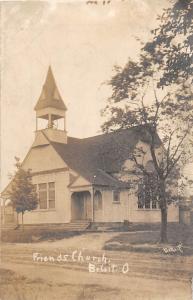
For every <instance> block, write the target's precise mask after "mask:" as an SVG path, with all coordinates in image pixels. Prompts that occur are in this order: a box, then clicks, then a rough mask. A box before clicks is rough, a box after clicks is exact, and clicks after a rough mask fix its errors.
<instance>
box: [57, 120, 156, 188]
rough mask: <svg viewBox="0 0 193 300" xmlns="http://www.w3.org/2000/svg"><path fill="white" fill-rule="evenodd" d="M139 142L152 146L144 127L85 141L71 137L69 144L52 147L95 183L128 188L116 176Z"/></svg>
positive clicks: (76, 169)
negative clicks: (149, 143) (114, 175)
mask: <svg viewBox="0 0 193 300" xmlns="http://www.w3.org/2000/svg"><path fill="white" fill-rule="evenodd" d="M139 140H141V141H143V142H146V143H148V135H147V131H146V130H145V128H144V127H141V126H139V127H132V128H129V129H124V130H119V131H116V132H112V133H108V134H102V135H98V136H94V137H90V138H85V139H76V138H71V137H69V138H68V143H67V144H60V143H55V142H54V143H53V142H52V143H51V144H52V145H53V147H54V149H55V150H56V152H57V153H58V154H59V155H60V157H61V158H62V159H63V160H64V161H65V162H66V163H67V165H68V166H69V167H70V168H71V169H73V170H74V171H76V172H77V173H78V174H80V175H82V176H83V177H84V178H86V179H87V180H88V181H89V182H91V183H92V184H96V185H106V186H116V187H126V186H127V187H128V184H127V183H124V182H121V181H119V180H117V179H116V178H115V177H113V174H114V173H118V172H119V171H120V169H121V166H122V164H123V162H124V161H125V160H126V159H128V157H129V153H131V152H132V151H133V150H134V148H135V146H136V144H137V143H138V141H139ZM157 142H158V143H159V138H158V139H157Z"/></svg>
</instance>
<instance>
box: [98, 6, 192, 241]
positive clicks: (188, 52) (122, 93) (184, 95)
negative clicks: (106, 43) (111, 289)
mask: <svg viewBox="0 0 193 300" xmlns="http://www.w3.org/2000/svg"><path fill="white" fill-rule="evenodd" d="M172 3H173V4H172V5H171V7H170V8H168V9H165V10H164V12H163V14H162V16H159V17H158V18H159V20H160V23H159V26H158V28H156V29H155V30H152V38H151V39H150V41H148V42H147V43H145V44H143V43H142V46H141V54H140V57H139V60H138V61H132V60H131V59H129V61H128V63H127V64H126V65H125V66H124V67H123V68H121V67H119V66H115V68H114V70H115V72H116V74H115V75H114V76H113V77H112V78H111V80H110V81H109V82H108V84H109V85H111V87H112V96H111V97H110V99H108V104H107V106H106V108H105V109H104V111H103V115H105V116H106V117H107V121H106V122H105V123H104V124H103V126H102V129H103V131H105V132H107V131H110V130H117V129H119V128H129V127H131V126H143V127H144V128H145V130H146V134H147V135H148V143H149V149H148V151H150V153H151V159H152V162H153V166H154V172H153V173H149V172H148V171H147V170H146V169H145V166H144V165H143V157H144V156H145V155H146V153H145V152H146V151H145V152H144V149H142V148H138V149H136V151H135V152H134V153H133V154H132V155H131V160H133V161H134V162H135V165H136V167H137V168H138V169H139V170H140V172H141V173H142V174H143V176H147V177H148V178H150V177H152V176H153V178H154V180H153V182H154V184H155V183H156V191H157V201H158V202H159V207H160V209H161V220H162V223H161V224H162V225H161V234H160V241H161V242H167V206H168V205H169V204H170V203H171V202H172V201H175V199H176V197H170V194H171V190H170V186H171V181H172V183H173V184H175V185H177V182H178V179H179V176H181V177H182V175H181V174H180V170H179V167H180V164H181V165H182V164H184V163H185V162H187V161H188V159H189V158H190V155H191V147H192V140H191V128H192V123H193V94H192V87H191V84H192V82H193V56H192V49H193V23H192V18H193V0H189V1H188V0H185V1H181V0H178V1H174V2H172ZM158 132H159V134H160V136H161V137H162V149H163V154H162V155H158V153H157V152H158V151H157V133H158ZM182 181H183V180H182ZM148 182H149V184H150V182H152V180H148ZM168 191H170V193H169V192H168ZM172 198H173V200H172Z"/></svg>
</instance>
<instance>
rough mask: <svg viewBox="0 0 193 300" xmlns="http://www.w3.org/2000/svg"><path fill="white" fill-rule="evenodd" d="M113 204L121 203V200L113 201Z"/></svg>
mask: <svg viewBox="0 0 193 300" xmlns="http://www.w3.org/2000/svg"><path fill="white" fill-rule="evenodd" d="M112 203H113V204H121V201H113V202H112Z"/></svg>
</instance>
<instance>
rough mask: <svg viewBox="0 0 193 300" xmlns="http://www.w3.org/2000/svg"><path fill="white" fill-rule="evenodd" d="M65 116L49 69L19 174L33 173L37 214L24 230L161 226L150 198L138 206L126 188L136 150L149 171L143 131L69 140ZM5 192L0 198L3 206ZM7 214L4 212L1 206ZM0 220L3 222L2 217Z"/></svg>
mask: <svg viewBox="0 0 193 300" xmlns="http://www.w3.org/2000/svg"><path fill="white" fill-rule="evenodd" d="M66 111H67V107H66V105H65V103H64V102H63V100H62V97H61V95H60V92H59V90H58V88H57V85H56V82H55V79H54V76H53V73H52V70H51V67H49V70H48V73H47V77H46V80H45V83H44V85H43V88H42V92H41V95H40V97H39V100H38V102H37V104H36V106H35V112H36V132H35V139H34V142H33V144H32V146H31V148H30V149H29V152H28V153H27V155H26V157H25V159H24V161H23V163H22V167H23V168H24V169H26V170H27V169H31V170H32V180H33V184H34V185H35V187H36V191H37V194H38V198H39V204H38V207H37V209H35V210H33V211H30V212H25V214H24V224H64V223H70V224H72V223H73V222H80V224H83V223H85V224H88V223H91V222H95V223H105V222H108V223H109V222H113V223H116V222H124V220H127V221H129V222H134V223H135V222H136V223H155V222H160V220H161V213H160V209H159V207H158V203H157V202H156V201H155V200H156V199H154V198H153V196H152V195H153V194H152V193H149V195H148V197H146V199H145V201H144V202H143V203H142V202H140V199H139V195H138V185H137V184H135V185H132V184H131V178H132V177H134V176H136V175H135V173H134V172H133V169H134V166H133V162H132V161H131V160H130V159H129V157H130V153H131V152H132V151H134V150H135V148H136V147H137V146H139V145H141V146H143V147H144V148H145V149H146V150H147V151H146V156H145V160H144V165H145V167H146V168H151V167H152V162H151V155H150V151H148V149H149V144H148V136H147V134H146V130H145V128H144V127H143V126H138V127H131V128H129V129H123V130H118V131H116V132H111V133H106V134H101V135H97V136H93V137H88V138H83V139H80V138H74V137H70V136H68V135H67V128H66ZM75 121H76V120H75ZM160 148H161V143H160V142H159V141H158V150H159V149H160ZM10 186H11V184H9V185H8V186H7V188H6V189H5V190H4V191H3V193H2V197H3V198H4V200H5V201H7V194H8V193H7V191H8V190H9V188H10ZM5 201H4V202H5ZM6 209H8V206H7V207H6V206H4V211H5V210H6ZM3 220H4V222H6V217H5V215H4V217H3ZM168 221H169V222H178V221H179V209H178V207H177V206H175V205H170V206H169V208H168ZM19 223H21V219H20V217H19Z"/></svg>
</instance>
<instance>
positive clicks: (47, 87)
mask: <svg viewBox="0 0 193 300" xmlns="http://www.w3.org/2000/svg"><path fill="white" fill-rule="evenodd" d="M47 107H54V108H57V109H62V110H67V108H66V105H65V104H64V102H63V100H62V97H61V96H60V93H59V90H58V88H57V85H56V82H55V79H54V75H53V73H52V69H51V67H50V66H49V69H48V73H47V76H46V80H45V83H44V85H43V88H42V92H41V95H40V97H39V100H38V102H37V104H36V106H35V108H34V109H35V110H36V111H37V110H39V109H43V108H47Z"/></svg>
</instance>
